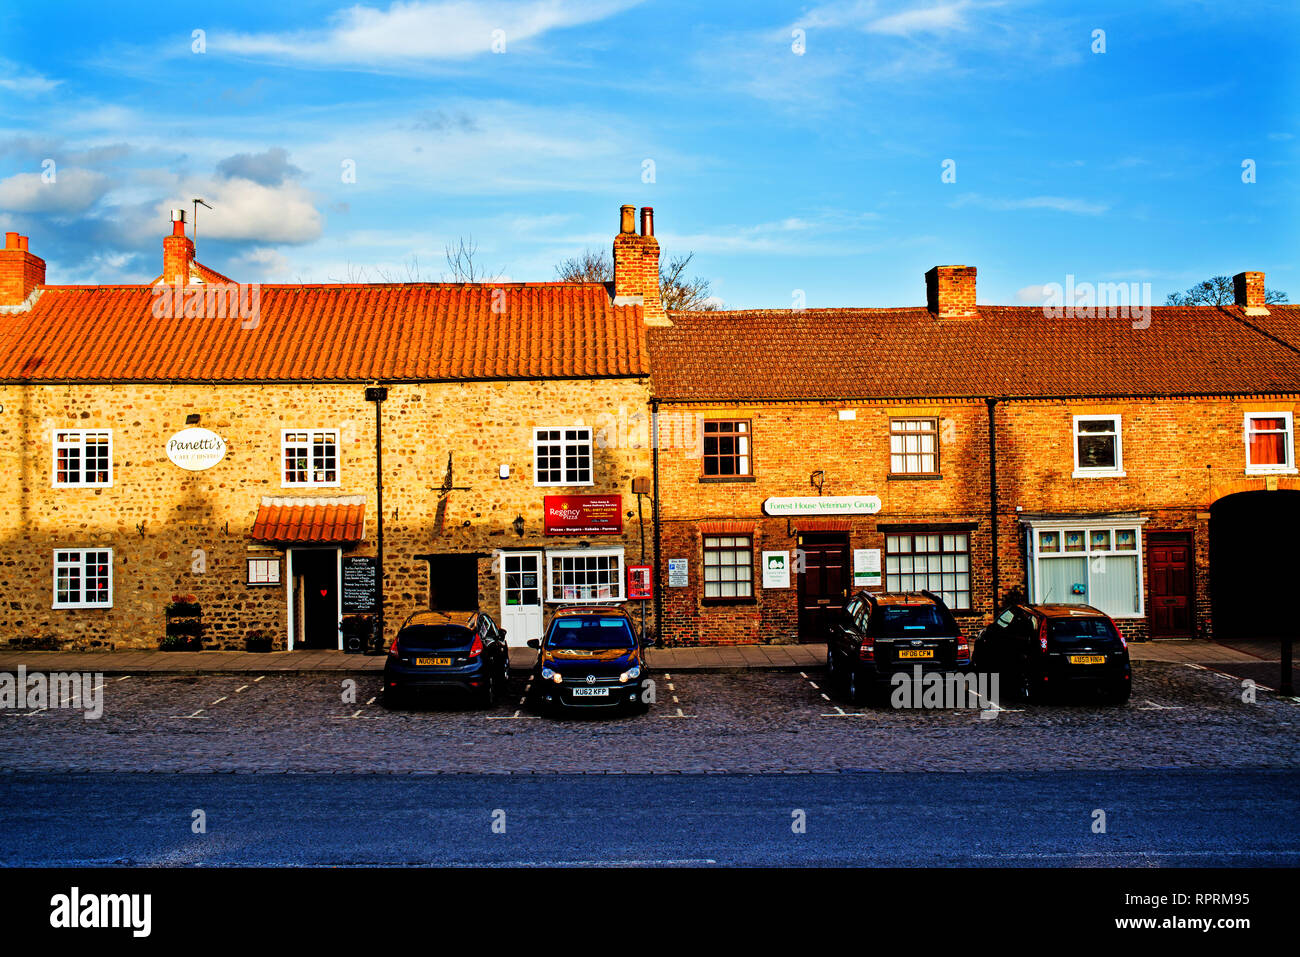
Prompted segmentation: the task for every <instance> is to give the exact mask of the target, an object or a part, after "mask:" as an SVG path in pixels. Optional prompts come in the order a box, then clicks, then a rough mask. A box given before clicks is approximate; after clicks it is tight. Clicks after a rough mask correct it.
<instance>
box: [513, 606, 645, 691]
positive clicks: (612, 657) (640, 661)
mask: <svg viewBox="0 0 1300 957" xmlns="http://www.w3.org/2000/svg"><path fill="white" fill-rule="evenodd" d="M528 646H529V647H530V648H536V649H537V652H538V654H537V665H536V667H535V669H534V672H533V689H534V694H535V695H536V700H537V702H538V703H539V704H540V705H541V706H542V707H543V708H545V709H547V710H560V709H568V708H572V709H574V710H578V709H583V710H587V709H596V710H599V709H608V710H611V711H614V710H621V711H631V712H635V713H638V714H644V713H645V712H647V711H648V710H650V705H649V702H648V701H647V700H646V697H647V696H646V694H645V691H646V680H647V677H648V676H647V669H646V664H645V645H644V644H643V643H642V641H640V640H639V639H638V638H637V634H636V626H635V625H633V623H632V619H631V617H630V616H629V615H628V614H627V612H625V611H623V609H621V608H618V607H615V606H605V605H600V606H582V607H567V608H560V609H559V610H557V611H556V613H555V617H554V618H552V619H551V624H550V627H548V628H547V629H546V635H545V636H544V637H543V638H542V639H541V640H540V641H539V640H538V639H536V638H534V639H532V640H531V641H529V642H528Z"/></svg>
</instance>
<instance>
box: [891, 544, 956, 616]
mask: <svg viewBox="0 0 1300 957" xmlns="http://www.w3.org/2000/svg"><path fill="white" fill-rule="evenodd" d="M885 591H887V592H909V591H912V592H915V591H932V592H934V593H935V594H937V595H938V596H939V597H940V598H942V599H943V603H944V604H945V605H947V606H948V607H949V608H950V609H951V610H953V611H969V610H970V607H971V603H970V602H971V598H970V591H971V589H970V535H969V534H967V533H966V532H955V533H950V532H938V533H931V532H927V531H924V530H922V531H918V532H916V533H915V534H908V535H886V536H885Z"/></svg>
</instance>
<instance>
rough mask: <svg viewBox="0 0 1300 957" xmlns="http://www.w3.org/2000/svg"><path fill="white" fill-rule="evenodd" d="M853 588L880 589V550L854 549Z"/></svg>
mask: <svg viewBox="0 0 1300 957" xmlns="http://www.w3.org/2000/svg"><path fill="white" fill-rule="evenodd" d="M853 587H854V588H879V587H880V549H878V548H855V549H853Z"/></svg>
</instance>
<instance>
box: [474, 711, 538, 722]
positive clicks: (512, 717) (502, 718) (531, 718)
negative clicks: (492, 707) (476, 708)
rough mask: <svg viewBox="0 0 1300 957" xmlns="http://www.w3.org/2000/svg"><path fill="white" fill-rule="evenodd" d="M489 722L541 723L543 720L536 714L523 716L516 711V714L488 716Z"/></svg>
mask: <svg viewBox="0 0 1300 957" xmlns="http://www.w3.org/2000/svg"><path fill="white" fill-rule="evenodd" d="M487 719H488V720H489V721H540V720H541V718H540V717H539V716H538V715H535V714H523V713H522V712H519V711H516V712H515V713H514V714H490V715H487Z"/></svg>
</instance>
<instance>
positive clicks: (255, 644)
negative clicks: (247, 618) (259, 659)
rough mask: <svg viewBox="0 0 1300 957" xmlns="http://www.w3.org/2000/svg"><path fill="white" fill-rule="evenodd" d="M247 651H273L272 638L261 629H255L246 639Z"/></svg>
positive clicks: (245, 648)
mask: <svg viewBox="0 0 1300 957" xmlns="http://www.w3.org/2000/svg"><path fill="white" fill-rule="evenodd" d="M244 650H245V651H258V652H267V651H270V650H271V636H270V635H268V634H267V633H266V632H265V631H264V630H262V629H261V628H254V629H253V630H252V631H250V632H249V633H248V634H247V635H246V636H245V638H244Z"/></svg>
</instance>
